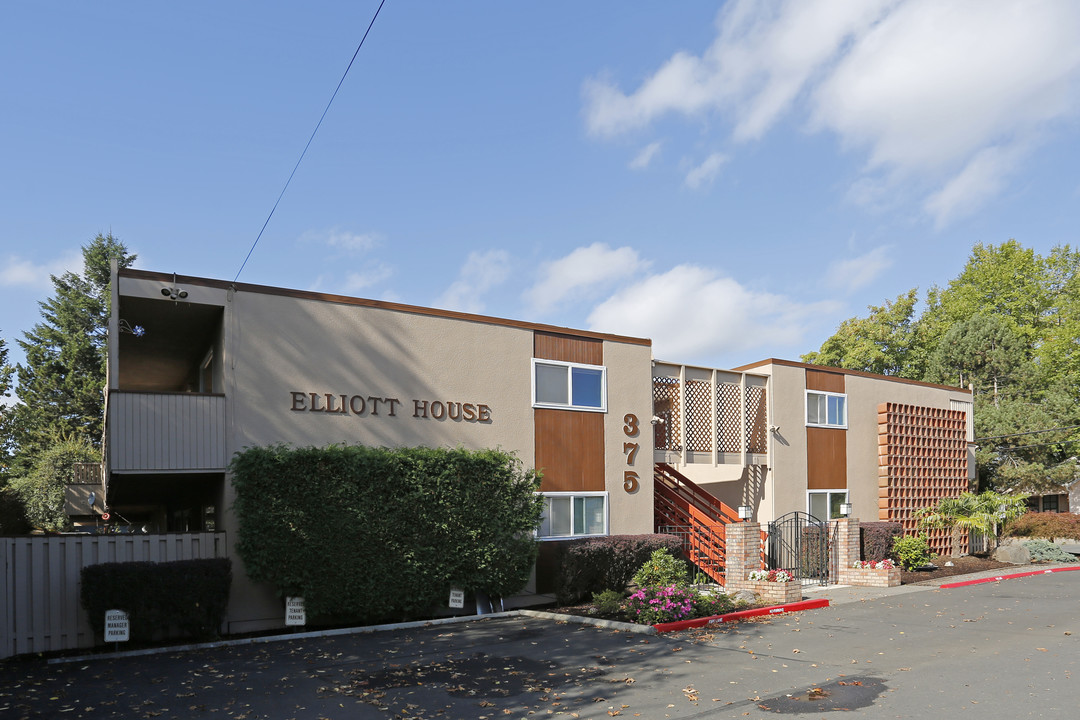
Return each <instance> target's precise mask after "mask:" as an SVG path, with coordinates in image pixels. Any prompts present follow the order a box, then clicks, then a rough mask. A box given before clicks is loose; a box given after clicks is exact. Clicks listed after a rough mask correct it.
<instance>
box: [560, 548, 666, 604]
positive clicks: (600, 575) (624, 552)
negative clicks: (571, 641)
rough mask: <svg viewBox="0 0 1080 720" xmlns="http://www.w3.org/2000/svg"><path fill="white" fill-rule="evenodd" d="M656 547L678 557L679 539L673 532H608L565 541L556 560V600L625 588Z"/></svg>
mask: <svg viewBox="0 0 1080 720" xmlns="http://www.w3.org/2000/svg"><path fill="white" fill-rule="evenodd" d="M660 549H664V550H668V551H669V552H670V553H671V554H672V555H674V556H675V557H677V558H681V557H682V542H681V541H680V540H679V538H678V537H676V536H675V535H610V536H607V537H598V538H590V539H588V540H581V541H576V542H573V543H568V544H567V546H566V547H565V548H564V549H563V551H562V554H561V557H560V560H559V582H558V586H557V588H556V595H557V597H558V601H559V602H560V603H563V604H566V603H571V602H576V601H578V600H581V599H582V598H585V597H590V596H592V595H593V594H594V593H599V592H603V591H604V590H618V591H620V592H621V591H623V590H625V589H626V586H627V585H629V584H630V580H631V579H632V578H633V577H634V573H636V572H637V571H638V570H639V569H640V568H641V566H642V565H644V564H645V562H646V561H647V560H648V559H649V558H650V557H651V556H652V554H653V552H654V551H656V550H660Z"/></svg>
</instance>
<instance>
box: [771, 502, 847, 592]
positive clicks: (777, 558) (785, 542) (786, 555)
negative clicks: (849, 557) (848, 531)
mask: <svg viewBox="0 0 1080 720" xmlns="http://www.w3.org/2000/svg"><path fill="white" fill-rule="evenodd" d="M836 525H837V524H836V522H835V521H833V522H829V521H826V520H818V519H817V518H816V517H814V516H813V515H811V514H809V513H804V512H792V513H788V514H787V515H783V516H781V517H779V518H777V519H776V520H774V521H773V522H771V523H769V537H768V540H767V542H766V547H765V564H766V567H767V568H768V569H770V570H787V571H788V572H790V573H791V574H792V575H794V576H795V579H796V580H800V581H802V583H803V584H804V585H814V584H818V585H828V584H829V574H830V567H831V566H833V565H835V561H836V559H835V558H834V557H833V553H834V551H835V549H836V543H834V542H833V540H834V538H835V537H836Z"/></svg>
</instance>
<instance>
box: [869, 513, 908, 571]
mask: <svg viewBox="0 0 1080 720" xmlns="http://www.w3.org/2000/svg"><path fill="white" fill-rule="evenodd" d="M903 535H904V526H903V525H901V524H900V523H898V522H887V521H878V522H861V523H859V552H860V556H861V557H862V559H863V560H870V561H871V562H878V561H880V560H884V559H885V558H887V557H889V554H890V553H891V552H892V547H893V543H894V542H895V541H896V538H898V537H902V536H903Z"/></svg>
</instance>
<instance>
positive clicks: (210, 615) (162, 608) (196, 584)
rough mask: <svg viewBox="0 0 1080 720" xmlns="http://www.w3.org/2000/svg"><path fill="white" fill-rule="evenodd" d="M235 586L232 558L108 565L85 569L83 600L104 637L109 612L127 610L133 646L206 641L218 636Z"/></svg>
mask: <svg viewBox="0 0 1080 720" xmlns="http://www.w3.org/2000/svg"><path fill="white" fill-rule="evenodd" d="M231 583H232V561H231V560H229V559H228V558H215V559H208V560H177V561H173V562H163V563H153V562H127V563H123V562H120V563H102V564H100V565H88V566H87V567H84V568H83V569H82V572H81V590H80V600H81V601H82V606H83V608H84V609H85V610H86V614H87V616H88V617H89V619H90V627H92V628H93V629H94V632H95V633H97V634H98V635H103V634H104V625H105V613H106V611H108V610H123V611H125V612H126V613H127V614H128V621H129V623H130V627H131V637H132V640H136V641H139V640H142V641H146V640H153V639H156V638H161V637H168V636H172V635H174V634H180V635H185V636H188V637H193V638H196V639H203V638H210V637H215V636H216V635H217V633H218V629H219V628H220V627H221V621H222V619H223V618H224V617H225V609H226V607H227V605H228V603H229V587H230V585H231Z"/></svg>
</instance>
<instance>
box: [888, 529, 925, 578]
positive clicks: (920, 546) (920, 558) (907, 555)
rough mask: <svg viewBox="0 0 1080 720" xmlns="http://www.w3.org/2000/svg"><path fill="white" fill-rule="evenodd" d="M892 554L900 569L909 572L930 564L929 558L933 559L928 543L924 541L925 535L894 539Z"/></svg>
mask: <svg viewBox="0 0 1080 720" xmlns="http://www.w3.org/2000/svg"><path fill="white" fill-rule="evenodd" d="M892 552H893V555H895V556H896V559H897V560H898V561H899V562H900V567H901V568H902V569H904V570H909V571H910V570H914V569H915V568H917V567H922V566H923V565H926V564H927V563H928V562H930V558H931V557H933V553H932V552H931V550H930V543H928V542H927V541H926V536H925V535H909V536H907V537H899V538H896V540H895V541H894V542H893V547H892Z"/></svg>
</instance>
